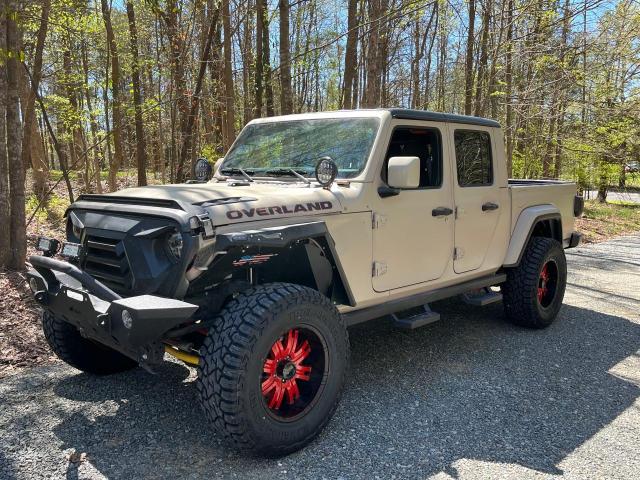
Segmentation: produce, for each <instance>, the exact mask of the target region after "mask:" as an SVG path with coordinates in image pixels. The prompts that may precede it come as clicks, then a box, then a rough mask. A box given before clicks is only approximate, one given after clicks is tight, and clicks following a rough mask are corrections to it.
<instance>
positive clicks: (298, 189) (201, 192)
mask: <svg viewBox="0 0 640 480" xmlns="http://www.w3.org/2000/svg"><path fill="white" fill-rule="evenodd" d="M110 195H112V196H115V197H118V198H121V199H124V198H131V199H133V198H136V199H148V200H151V201H157V200H160V201H174V202H177V203H178V204H181V205H185V204H186V205H193V206H196V207H200V208H202V209H204V210H205V211H206V212H207V213H208V214H209V218H211V220H212V222H213V224H214V225H216V226H218V225H226V224H229V223H238V222H249V221H252V220H267V219H270V218H278V217H292V216H300V217H303V216H308V215H318V214H327V213H337V212H340V211H342V205H341V204H340V201H339V200H338V197H337V196H336V195H335V193H333V192H332V191H331V190H327V189H325V188H321V187H319V186H313V185H312V186H306V185H302V184H300V183H289V182H260V181H256V182H252V183H250V184H249V185H244V184H235V185H234V184H232V183H231V184H230V183H226V182H210V183H199V184H174V185H150V186H147V187H137V188H128V189H125V190H120V191H118V192H114V193H113V194H107V195H105V199H107V198H108V197H109V196H110ZM186 205H185V206H186Z"/></svg>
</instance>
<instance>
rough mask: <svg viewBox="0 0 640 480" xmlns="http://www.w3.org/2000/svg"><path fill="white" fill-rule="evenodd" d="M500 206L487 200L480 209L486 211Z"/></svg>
mask: <svg viewBox="0 0 640 480" xmlns="http://www.w3.org/2000/svg"><path fill="white" fill-rule="evenodd" d="M499 207H500V206H499V205H498V204H497V203H493V202H487V203H484V204H483V205H482V211H483V212H486V211H487V210H497V209H498V208H499Z"/></svg>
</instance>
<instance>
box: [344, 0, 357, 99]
mask: <svg viewBox="0 0 640 480" xmlns="http://www.w3.org/2000/svg"><path fill="white" fill-rule="evenodd" d="M347 30H348V31H347V48H346V50H345V52H344V90H343V93H342V108H344V109H347V110H348V109H351V108H353V103H352V95H353V82H354V80H355V78H356V69H357V67H358V0H349V7H348V13H347Z"/></svg>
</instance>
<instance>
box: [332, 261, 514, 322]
mask: <svg viewBox="0 0 640 480" xmlns="http://www.w3.org/2000/svg"><path fill="white" fill-rule="evenodd" d="M506 280H507V274H506V273H498V274H495V275H489V276H487V277H482V278H477V279H475V280H470V281H468V282H464V283H459V284H456V285H452V286H450V287H443V288H438V289H436V290H431V291H429V292H424V293H418V294H416V295H411V296H409V297H406V298H400V299H398V300H391V301H388V302H384V303H381V304H379V305H373V306H371V307H365V308H362V309H360V310H353V311H350V312H346V313H344V314H343V318H344V321H345V323H346V324H347V326H351V325H356V324H358V323H362V322H366V321H368V320H373V319H374V318H379V317H384V316H386V315H391V314H392V313H396V312H401V311H403V310H408V309H410V308H415V307H420V306H422V305H426V304H428V303H431V302H435V301H437V300H443V299H445V298H449V297H455V296H456V295H461V294H463V293H466V292H468V291H469V290H477V289H479V288H485V287H491V286H492V285H498V284H500V283H504V282H505V281H506Z"/></svg>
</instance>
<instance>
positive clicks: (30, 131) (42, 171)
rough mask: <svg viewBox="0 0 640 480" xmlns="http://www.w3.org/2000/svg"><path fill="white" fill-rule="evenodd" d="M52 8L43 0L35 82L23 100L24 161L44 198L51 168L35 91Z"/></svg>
mask: <svg viewBox="0 0 640 480" xmlns="http://www.w3.org/2000/svg"><path fill="white" fill-rule="evenodd" d="M50 9H51V0H43V1H42V12H41V15H40V27H39V28H38V33H37V36H36V48H35V50H34V53H33V68H32V72H33V75H32V76H33V84H32V85H29V82H25V90H26V91H27V92H28V93H27V95H26V102H23V121H24V122H23V124H24V129H23V132H22V162H23V163H24V165H29V164H30V165H31V168H32V172H33V190H34V193H35V194H36V196H37V197H38V198H40V199H42V197H43V195H44V193H45V190H46V188H47V179H48V177H49V168H48V164H47V160H46V158H45V157H44V152H43V151H42V149H41V148H39V147H40V144H39V142H37V140H38V136H39V133H38V124H37V122H36V118H35V101H36V96H35V93H34V92H33V91H34V90H37V89H38V88H39V87H40V78H41V77H42V53H43V51H44V42H45V39H46V37H47V29H48V27H49V11H50Z"/></svg>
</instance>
